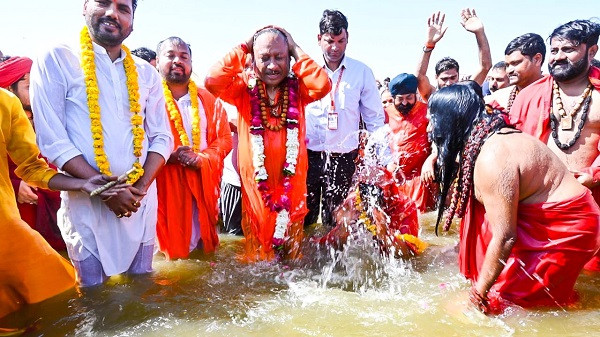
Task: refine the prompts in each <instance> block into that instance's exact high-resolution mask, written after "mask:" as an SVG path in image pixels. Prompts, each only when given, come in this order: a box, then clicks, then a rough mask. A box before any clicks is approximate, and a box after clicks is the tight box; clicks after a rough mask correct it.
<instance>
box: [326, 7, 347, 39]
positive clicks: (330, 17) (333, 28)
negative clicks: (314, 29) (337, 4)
mask: <svg viewBox="0 0 600 337" xmlns="http://www.w3.org/2000/svg"><path fill="white" fill-rule="evenodd" d="M342 29H345V30H346V32H348V19H346V16H345V15H344V14H342V12H340V11H338V10H329V9H326V10H324V11H323V17H322V18H321V22H319V31H320V34H321V35H323V34H332V35H340V34H342Z"/></svg>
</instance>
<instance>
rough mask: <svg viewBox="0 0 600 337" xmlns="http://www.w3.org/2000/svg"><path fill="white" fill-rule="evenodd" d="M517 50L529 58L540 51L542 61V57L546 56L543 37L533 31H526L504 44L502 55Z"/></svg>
mask: <svg viewBox="0 0 600 337" xmlns="http://www.w3.org/2000/svg"><path fill="white" fill-rule="evenodd" d="M517 50H518V51H520V52H521V54H523V55H524V56H528V57H529V58H532V57H534V56H535V54H537V53H540V54H541V55H542V63H544V58H546V44H545V43H544V39H543V38H542V37H541V36H539V35H538V34H535V33H527V34H523V35H521V36H519V37H516V38H514V39H513V40H512V41H510V42H509V43H508V46H506V49H505V50H504V55H510V54H512V53H513V52H515V51H517Z"/></svg>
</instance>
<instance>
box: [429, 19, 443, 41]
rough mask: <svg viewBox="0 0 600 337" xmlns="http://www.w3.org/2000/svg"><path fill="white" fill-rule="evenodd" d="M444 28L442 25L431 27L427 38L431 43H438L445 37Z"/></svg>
mask: <svg viewBox="0 0 600 337" xmlns="http://www.w3.org/2000/svg"><path fill="white" fill-rule="evenodd" d="M442 28H443V27H442V25H441V24H432V25H430V26H429V30H428V32H427V37H428V39H429V41H430V42H432V43H437V42H438V41H439V40H440V39H441V38H442V37H443V36H444V33H443V31H442Z"/></svg>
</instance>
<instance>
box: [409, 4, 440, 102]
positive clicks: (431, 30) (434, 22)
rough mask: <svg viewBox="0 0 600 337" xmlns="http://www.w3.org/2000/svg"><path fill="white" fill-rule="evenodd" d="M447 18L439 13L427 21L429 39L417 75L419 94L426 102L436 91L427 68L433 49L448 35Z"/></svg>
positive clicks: (418, 65) (426, 41) (424, 47)
mask: <svg viewBox="0 0 600 337" xmlns="http://www.w3.org/2000/svg"><path fill="white" fill-rule="evenodd" d="M445 18H446V14H443V13H441V12H437V13H433V14H432V15H431V17H430V18H428V19H427V38H426V40H425V46H423V52H422V54H421V59H420V60H419V63H418V64H417V71H416V73H415V76H416V77H417V80H418V90H419V94H420V95H421V97H422V98H423V100H425V101H427V100H428V99H429V96H431V93H432V92H433V90H434V87H433V85H431V83H430V82H429V78H427V68H429V61H430V59H431V52H432V51H433V48H435V45H436V43H438V41H440V40H441V39H442V37H444V34H446V30H447V29H448V27H444V19H445Z"/></svg>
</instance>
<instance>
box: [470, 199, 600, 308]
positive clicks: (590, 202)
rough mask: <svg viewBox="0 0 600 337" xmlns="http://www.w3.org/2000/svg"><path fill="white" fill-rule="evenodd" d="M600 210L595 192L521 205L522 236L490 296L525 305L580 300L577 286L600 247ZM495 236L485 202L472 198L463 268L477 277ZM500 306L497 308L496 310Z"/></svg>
mask: <svg viewBox="0 0 600 337" xmlns="http://www.w3.org/2000/svg"><path fill="white" fill-rule="evenodd" d="M599 234H600V208H599V207H598V205H597V204H596V202H595V201H594V198H593V197H592V194H591V192H590V191H585V192H584V193H582V194H581V195H579V196H576V197H573V198H571V199H568V200H563V201H559V202H545V203H539V204H522V203H519V208H518V213H517V239H516V241H515V244H514V246H513V248H512V251H511V253H510V256H509V257H508V259H507V260H506V265H505V267H504V269H503V270H502V273H501V274H500V276H498V279H497V280H496V282H495V283H494V285H493V286H492V288H491V290H490V292H489V293H488V296H489V297H490V300H491V303H497V301H496V300H497V297H500V298H502V299H505V300H508V301H511V302H513V303H515V304H518V305H520V306H523V307H533V306H557V305H565V304H569V303H572V302H573V301H574V300H576V296H575V293H574V291H573V286H574V285H575V281H576V280H577V276H579V273H580V272H581V270H582V269H583V266H584V265H585V263H586V262H587V261H589V259H590V258H591V257H592V256H593V255H594V252H595V251H596V250H597V249H598V247H599V246H600V240H599V236H598V235H599ZM491 239H492V230H491V228H490V223H489V222H488V220H487V219H486V214H485V208H484V206H483V205H482V204H481V203H479V202H478V201H477V200H475V199H474V198H473V197H471V199H470V200H469V201H468V204H467V212H466V214H465V216H464V217H463V219H462V220H461V228H460V243H459V244H460V250H459V267H460V271H461V273H462V274H464V275H465V277H467V278H468V279H470V280H473V281H476V280H477V278H478V276H479V273H480V271H481V266H482V265H483V261H484V258H485V253H486V251H487V247H488V245H489V242H490V240H491ZM497 310H498V308H493V311H497Z"/></svg>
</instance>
